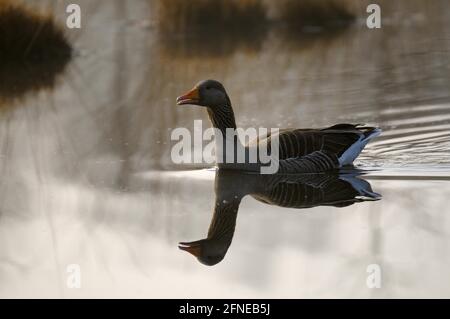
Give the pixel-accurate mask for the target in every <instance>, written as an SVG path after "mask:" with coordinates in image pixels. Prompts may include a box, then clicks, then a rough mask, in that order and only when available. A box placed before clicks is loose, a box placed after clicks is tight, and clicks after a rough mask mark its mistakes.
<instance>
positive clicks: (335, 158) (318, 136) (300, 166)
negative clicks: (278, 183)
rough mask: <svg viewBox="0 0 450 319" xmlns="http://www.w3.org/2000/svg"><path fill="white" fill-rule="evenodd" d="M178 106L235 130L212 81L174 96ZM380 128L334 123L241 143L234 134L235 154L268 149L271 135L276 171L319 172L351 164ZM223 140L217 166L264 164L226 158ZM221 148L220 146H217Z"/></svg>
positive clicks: (225, 98)
mask: <svg viewBox="0 0 450 319" xmlns="http://www.w3.org/2000/svg"><path fill="white" fill-rule="evenodd" d="M177 104H178V105H185V104H190V105H198V106H203V107H206V108H207V111H208V115H209V118H210V120H211V123H212V125H213V127H214V128H215V129H217V130H219V131H220V132H221V133H222V135H223V136H226V138H228V136H229V135H227V129H228V130H230V129H231V130H236V128H237V127H236V121H235V117H234V112H233V108H232V106H231V100H230V98H229V97H228V94H227V92H226V91H225V88H224V86H223V85H222V84H221V83H220V82H218V81H215V80H205V81H201V82H199V83H198V84H197V85H195V86H194V88H193V89H192V90H190V91H189V92H188V93H186V94H184V95H182V96H180V97H178V98H177ZM380 133H381V130H380V129H379V128H376V127H367V126H362V125H353V124H337V125H333V126H331V127H328V128H323V129H285V130H280V131H279V132H278V133H277V134H275V135H274V134H272V135H270V134H269V135H267V136H265V137H262V138H257V140H255V141H253V142H251V143H249V144H248V145H245V146H243V145H242V144H241V142H240V140H239V138H237V137H236V136H234V137H233V141H232V143H234V148H235V149H234V150H233V152H234V154H236V152H235V151H236V149H237V148H238V147H242V149H244V150H245V152H246V155H245V156H246V157H245V158H246V159H248V158H249V157H248V153H249V152H250V151H251V149H252V148H253V147H261V146H266V148H267V149H268V150H269V151H270V149H271V145H272V144H274V143H273V142H272V141H273V140H274V137H275V136H276V137H277V141H278V144H277V145H279V146H278V159H277V160H279V165H278V171H277V172H278V173H318V172H325V171H330V170H334V169H339V168H341V167H343V166H348V165H352V163H353V161H354V160H355V159H356V157H357V156H358V155H359V154H360V153H361V151H362V149H363V148H364V147H365V146H366V144H367V143H368V142H369V141H370V140H371V139H373V138H374V137H376V136H378V135H379V134H380ZM225 144H226V143H224V142H221V143H220V144H217V145H216V160H217V163H218V167H219V168H225V169H236V170H244V171H258V170H260V168H261V166H263V163H261V161H260V159H259V158H258V160H257V161H256V162H255V163H250V162H244V163H239V162H238V161H236V159H235V158H234V159H233V160H232V161H229V160H227V159H226V158H227V154H226V153H227V149H226V147H225ZM220 148H221V149H220Z"/></svg>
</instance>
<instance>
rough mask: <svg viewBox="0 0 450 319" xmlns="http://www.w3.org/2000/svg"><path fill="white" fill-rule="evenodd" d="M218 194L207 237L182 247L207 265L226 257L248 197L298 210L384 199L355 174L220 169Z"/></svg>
mask: <svg viewBox="0 0 450 319" xmlns="http://www.w3.org/2000/svg"><path fill="white" fill-rule="evenodd" d="M215 193H216V200H215V205H214V213H213V217H212V220H211V224H210V226H209V231H208V235H207V238H205V239H201V240H197V241H193V242H181V243H180V244H179V248H180V249H181V250H184V251H187V252H189V253H190V254H192V255H193V256H195V257H197V259H198V260H199V261H200V262H201V263H202V264H205V265H208V266H212V265H215V264H217V263H219V262H220V261H221V260H223V258H224V257H225V255H226V253H227V251H228V248H229V247H230V245H231V241H232V239H233V235H234V231H235V228H236V219H237V215H238V209H239V204H240V203H241V200H242V198H243V197H245V196H246V195H250V196H252V197H253V198H255V199H256V200H258V201H261V202H263V203H265V204H269V205H276V206H280V207H288V208H298V209H303V208H311V207H316V206H333V207H345V206H349V205H352V204H354V203H358V202H363V201H374V200H378V199H380V198H381V195H379V194H377V193H375V192H373V191H372V188H371V186H370V184H369V183H368V182H367V181H365V180H363V179H360V178H358V177H357V174H354V173H351V174H295V175H294V174H284V175H283V174H266V175H264V174H252V173H248V172H241V171H236V170H221V169H219V170H217V171H216V179H215Z"/></svg>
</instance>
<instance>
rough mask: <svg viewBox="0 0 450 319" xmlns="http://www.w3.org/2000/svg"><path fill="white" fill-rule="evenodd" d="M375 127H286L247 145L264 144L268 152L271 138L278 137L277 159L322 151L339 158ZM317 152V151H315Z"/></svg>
mask: <svg viewBox="0 0 450 319" xmlns="http://www.w3.org/2000/svg"><path fill="white" fill-rule="evenodd" d="M374 130H375V128H373V127H366V126H362V125H359V124H356V125H354V124H337V125H334V126H331V127H327V128H324V129H286V130H280V131H279V132H278V133H276V134H273V135H269V136H267V137H263V138H258V139H257V140H256V141H252V142H251V143H250V144H249V146H250V147H251V146H255V145H258V146H260V147H261V146H262V145H264V146H266V145H267V144H268V145H267V147H268V150H269V152H270V151H271V147H272V140H273V139H274V137H275V136H277V137H278V143H279V159H280V160H287V159H290V158H299V157H303V156H306V155H308V154H312V153H315V152H323V154H326V155H332V156H336V157H337V158H339V157H340V156H341V155H342V154H343V153H344V152H345V151H346V150H347V149H348V148H350V146H352V145H353V144H354V143H355V142H357V141H358V140H360V139H361V138H363V137H364V136H369V135H370V133H371V132H373V131H374ZM316 154H318V153H316Z"/></svg>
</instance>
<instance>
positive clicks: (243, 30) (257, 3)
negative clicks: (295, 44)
mask: <svg viewBox="0 0 450 319" xmlns="http://www.w3.org/2000/svg"><path fill="white" fill-rule="evenodd" d="M354 3H355V1H354V0H280V1H277V2H267V1H264V0H243V1H237V0H192V1H183V0H164V1H163V0H157V1H156V5H157V10H155V12H156V13H157V15H156V19H157V20H158V21H159V23H158V25H159V32H160V40H161V42H162V43H163V45H164V47H165V48H166V49H167V51H169V52H170V53H171V54H175V55H178V56H192V55H198V54H201V55H205V54H206V55H210V56H217V55H226V54H229V53H232V52H234V50H236V49H244V50H245V49H247V51H250V52H255V51H258V50H260V49H261V48H262V45H263V42H264V40H265V39H266V37H267V34H268V32H269V30H270V29H276V30H277V32H281V33H284V34H282V36H283V37H284V38H286V39H287V40H292V41H297V40H302V35H303V38H308V37H310V36H311V33H318V32H322V33H324V32H328V33H330V34H332V33H334V32H336V31H338V30H343V29H345V28H344V27H346V26H349V25H350V24H351V23H352V22H353V21H354V19H355V17H356V14H355V10H353V9H354V8H353V7H354ZM271 11H272V12H274V14H272V15H271V14H270V12H271ZM311 31H314V32H311ZM291 35H294V36H295V37H291ZM299 36H300V37H299ZM300 42H301V43H304V41H300Z"/></svg>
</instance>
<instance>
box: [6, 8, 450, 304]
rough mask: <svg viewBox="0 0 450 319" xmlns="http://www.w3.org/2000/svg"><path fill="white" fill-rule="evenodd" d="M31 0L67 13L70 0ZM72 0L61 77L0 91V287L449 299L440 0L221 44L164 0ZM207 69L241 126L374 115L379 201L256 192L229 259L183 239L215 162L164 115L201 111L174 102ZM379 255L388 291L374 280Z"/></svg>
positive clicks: (39, 292)
mask: <svg viewBox="0 0 450 319" xmlns="http://www.w3.org/2000/svg"><path fill="white" fill-rule="evenodd" d="M26 2H27V3H28V4H30V5H33V6H37V7H42V8H50V10H52V11H53V12H54V15H55V16H56V17H57V18H58V19H59V21H60V22H61V23H63V22H64V19H65V13H64V11H65V10H64V9H65V6H64V5H65V4H66V2H67V1H60V2H54V1H31V0H30V1H26ZM67 3H68V2H67ZM79 3H80V5H81V8H82V10H83V14H85V16H83V27H82V29H81V30H76V31H73V30H67V34H68V37H69V39H70V41H71V42H72V44H73V46H74V48H75V57H74V58H73V60H72V61H71V63H70V64H69V65H68V66H67V68H66V70H65V71H64V73H63V74H60V75H59V76H58V77H57V84H56V86H55V87H54V89H52V90H45V89H44V90H40V91H37V92H35V91H33V92H28V93H27V94H24V95H23V96H21V97H20V98H17V99H9V98H6V97H0V104H1V108H2V111H1V113H0V166H1V172H2V179H1V182H0V187H1V192H0V281H1V285H0V296H1V297H181V298H183V297H190V298H191V297H224V298H227V297H251V298H258V297H271V298H284V297H285V298H304V297H362V298H365V297H369V298H372V297H374V298H378V297H449V296H450V288H449V287H450V286H449V285H448V283H449V282H450V274H449V273H448V271H447V270H448V269H449V266H450V258H449V254H448V251H449V249H450V219H449V218H447V216H446V213H447V211H448V208H447V206H448V205H447V204H448V198H449V196H450V177H449V176H450V174H449V173H450V157H449V154H450V136H449V129H450V93H449V92H450V91H449V89H448V88H449V87H450V58H449V57H450V55H449V53H450V33H449V29H448V27H447V25H448V22H449V21H450V12H449V11H448V10H445V9H443V8H445V6H446V5H447V3H446V1H398V2H396V5H389V3H388V1H386V2H384V1H382V3H381V5H382V7H383V17H384V18H383V19H384V20H383V21H384V22H383V27H382V29H380V30H369V29H367V28H366V27H365V26H364V21H363V20H362V21H360V19H357V20H356V21H355V22H354V24H353V25H352V26H350V27H348V28H345V29H344V30H342V31H340V32H337V33H333V34H331V35H329V34H318V35H317V36H311V35H308V36H305V35H304V34H302V33H295V32H292V31H286V30H285V29H284V28H282V27H281V26H278V25H270V26H269V27H267V29H264V30H261V31H260V32H259V31H258V33H257V34H256V35H255V36H254V37H248V38H245V39H240V40H239V41H228V42H226V43H227V44H228V45H227V46H224V47H221V48H218V47H216V45H215V44H211V43H209V42H207V41H205V42H202V41H201V40H199V42H198V41H197V42H192V41H187V40H186V39H185V38H184V37H183V36H180V35H179V34H175V33H173V34H170V33H169V34H168V33H165V32H161V30H160V27H159V24H158V18H157V16H156V14H155V10H156V9H155V6H156V3H155V2H154V1H153V2H152V1H145V0H132V1H127V2H125V1H121V0H114V1H111V0H108V1H106V0H96V1H95V2H94V1H87V0H86V1H84V0H83V1H79ZM359 10H360V12H361V13H360V14H361V15H362V16H363V17H364V14H365V7H364V6H361V8H360V9H359ZM224 39H226V35H224ZM204 78H216V79H218V80H220V81H221V82H223V83H224V84H225V86H226V88H227V91H228V93H229V95H230V97H231V99H232V101H233V105H234V109H235V114H236V118H237V122H238V126H241V127H250V126H257V127H259V126H264V127H323V126H329V125H332V124H334V123H339V122H355V123H368V124H371V125H379V126H380V127H381V128H382V129H383V135H382V136H381V137H379V138H377V139H376V140H375V141H374V142H373V143H371V144H369V145H368V147H367V148H366V150H365V151H364V152H363V154H362V155H361V157H360V158H359V159H358V161H357V162H356V163H355V165H356V167H357V168H358V169H359V170H362V171H364V174H363V175H361V176H359V178H362V179H364V180H366V181H367V182H369V183H370V185H371V187H372V189H373V191H374V192H376V193H379V194H381V195H382V199H381V200H378V201H364V202H359V203H355V204H353V205H350V206H346V207H334V206H318V207H313V208H307V209H298V208H285V207H279V206H274V205H267V204H264V203H262V202H260V201H257V200H255V198H253V197H249V196H247V197H245V198H243V199H242V202H241V203H240V206H239V214H238V216H237V221H236V229H235V232H234V237H233V242H232V244H231V246H230V248H229V250H228V252H227V254H226V256H225V258H224V259H223V260H222V261H221V262H220V263H218V264H216V265H215V266H212V267H208V266H205V265H202V264H200V263H199V262H198V261H197V260H196V259H195V258H193V257H192V256H191V255H190V254H188V253H186V252H183V251H181V250H179V249H178V247H177V246H178V243H179V242H185V241H194V240H198V239H200V238H204V237H205V236H206V234H207V232H208V228H209V224H210V221H211V218H212V215H213V210H214V205H215V198H216V193H215V191H214V180H215V175H216V172H215V170H214V169H211V168H210V166H208V165H206V164H205V165H195V166H191V165H176V164H174V163H173V162H172V161H171V158H170V150H171V145H172V142H171V141H170V132H171V130H172V129H173V128H176V127H187V128H189V129H193V121H194V120H195V119H203V120H205V122H204V123H205V124H206V123H207V122H206V120H207V117H206V114H205V112H202V110H201V109H199V108H190V107H177V106H176V105H175V97H176V96H178V95H179V94H180V93H183V92H184V91H186V90H187V89H189V88H190V87H191V86H192V85H193V84H194V83H196V82H197V81H198V80H201V79H204ZM69 264H79V265H80V267H81V271H82V287H81V288H80V289H69V288H68V287H67V285H66V280H67V276H68V274H67V272H66V267H67V265H69ZM371 264H378V265H380V267H381V269H382V287H381V288H380V289H369V288H368V287H367V285H366V279H367V276H368V273H367V272H366V269H367V266H368V265H371Z"/></svg>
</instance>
